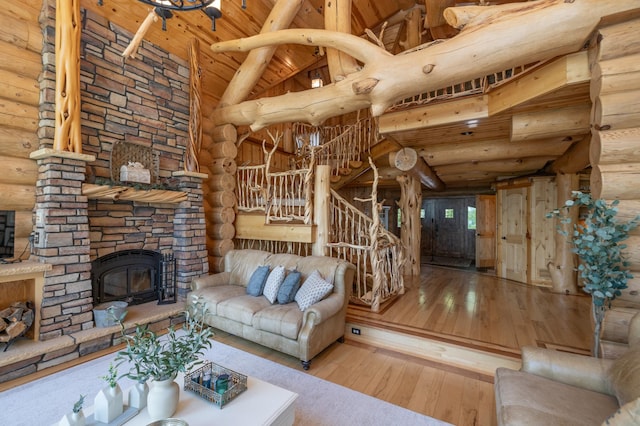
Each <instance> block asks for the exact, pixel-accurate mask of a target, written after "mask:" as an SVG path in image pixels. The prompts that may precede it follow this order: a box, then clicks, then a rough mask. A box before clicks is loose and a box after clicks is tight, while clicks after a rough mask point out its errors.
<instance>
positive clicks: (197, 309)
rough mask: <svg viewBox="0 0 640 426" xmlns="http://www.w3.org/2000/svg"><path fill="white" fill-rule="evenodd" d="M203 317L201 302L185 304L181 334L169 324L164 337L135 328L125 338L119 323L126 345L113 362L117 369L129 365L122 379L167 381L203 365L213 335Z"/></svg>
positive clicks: (146, 326) (142, 327) (142, 326)
mask: <svg viewBox="0 0 640 426" xmlns="http://www.w3.org/2000/svg"><path fill="white" fill-rule="evenodd" d="M205 314H206V309H205V307H204V304H203V303H201V302H199V301H197V302H195V303H192V304H188V305H187V308H186V310H185V311H184V319H185V320H184V323H183V325H182V330H183V331H184V332H178V330H176V328H175V327H174V326H173V325H172V326H170V327H169V328H168V329H167V333H166V335H164V336H160V335H158V334H156V333H155V332H153V331H152V330H150V329H149V327H148V325H136V327H135V331H134V332H133V333H132V334H130V335H128V334H126V330H125V327H124V325H123V324H122V322H120V326H121V332H122V336H123V338H124V340H125V344H126V346H125V348H124V349H122V350H121V351H119V352H118V354H117V355H116V361H117V362H118V364H117V365H118V366H120V365H123V364H124V363H127V362H128V364H129V370H128V371H127V372H126V373H124V374H123V376H125V377H128V378H130V379H132V380H136V381H138V382H141V383H142V382H146V381H147V380H149V379H152V380H156V381H159V380H167V379H171V378H173V377H175V376H176V374H177V373H178V372H182V373H184V372H186V371H188V370H189V369H191V368H193V367H194V366H196V365H199V364H201V363H202V362H204V361H203V360H202V359H200V357H201V356H202V355H203V353H204V350H205V349H207V348H211V340H210V338H211V337H212V336H213V332H212V331H211V329H210V328H209V327H208V326H206V325H205V324H204V316H205Z"/></svg>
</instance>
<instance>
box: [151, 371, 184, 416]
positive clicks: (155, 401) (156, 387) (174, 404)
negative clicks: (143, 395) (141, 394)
mask: <svg viewBox="0 0 640 426" xmlns="http://www.w3.org/2000/svg"><path fill="white" fill-rule="evenodd" d="M175 378H176V376H175V375H174V376H173V377H171V378H170V379H167V380H156V381H154V382H153V383H152V384H151V388H150V389H149V395H148V396H147V411H148V412H149V419H150V420H151V421H155V420H161V419H166V418H169V417H171V416H172V415H173V413H175V412H176V410H177V409H178V400H179V399H180V386H178V383H176V381H175Z"/></svg>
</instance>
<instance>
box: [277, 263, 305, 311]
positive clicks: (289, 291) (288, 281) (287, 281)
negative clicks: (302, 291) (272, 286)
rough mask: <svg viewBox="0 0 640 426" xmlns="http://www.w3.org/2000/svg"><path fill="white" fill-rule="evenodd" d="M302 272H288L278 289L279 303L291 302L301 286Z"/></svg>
mask: <svg viewBox="0 0 640 426" xmlns="http://www.w3.org/2000/svg"><path fill="white" fill-rule="evenodd" d="M300 276H301V274H300V272H298V271H295V270H294V271H291V272H289V273H288V274H287V276H286V277H285V278H284V281H282V284H280V288H279V289H278V303H279V304H281V305H284V304H287V303H291V302H293V300H294V297H296V293H297V292H298V289H299V288H300Z"/></svg>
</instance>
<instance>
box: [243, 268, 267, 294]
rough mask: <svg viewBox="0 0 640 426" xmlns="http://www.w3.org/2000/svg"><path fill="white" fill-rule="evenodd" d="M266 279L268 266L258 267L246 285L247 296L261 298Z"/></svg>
mask: <svg viewBox="0 0 640 426" xmlns="http://www.w3.org/2000/svg"><path fill="white" fill-rule="evenodd" d="M268 277H269V265H263V266H258V267H257V268H256V269H255V271H253V274H252V275H251V278H249V282H248V283H247V294H248V295H250V296H262V291H263V290H264V285H265V283H266V282H267V278H268Z"/></svg>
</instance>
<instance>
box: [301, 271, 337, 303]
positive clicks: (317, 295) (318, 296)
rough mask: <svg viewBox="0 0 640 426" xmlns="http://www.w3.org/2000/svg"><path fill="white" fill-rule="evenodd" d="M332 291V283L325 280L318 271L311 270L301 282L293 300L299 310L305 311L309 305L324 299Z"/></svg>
mask: <svg viewBox="0 0 640 426" xmlns="http://www.w3.org/2000/svg"><path fill="white" fill-rule="evenodd" d="M332 291H333V284H329V283H328V282H326V281H325V280H324V279H323V278H322V276H321V275H320V273H319V272H318V271H313V272H312V273H311V275H309V276H308V277H307V279H306V280H305V281H304V283H302V286H301V287H300V290H298V292H297V293H296V296H295V297H294V300H295V301H296V303H297V304H298V307H299V308H300V310H301V311H305V310H306V309H307V308H308V307H309V306H311V305H313V304H314V303H317V302H319V301H321V300H322V299H324V298H325V296H326V295H327V294H329V293H331V292H332Z"/></svg>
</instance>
